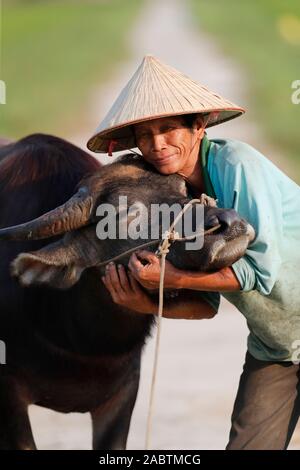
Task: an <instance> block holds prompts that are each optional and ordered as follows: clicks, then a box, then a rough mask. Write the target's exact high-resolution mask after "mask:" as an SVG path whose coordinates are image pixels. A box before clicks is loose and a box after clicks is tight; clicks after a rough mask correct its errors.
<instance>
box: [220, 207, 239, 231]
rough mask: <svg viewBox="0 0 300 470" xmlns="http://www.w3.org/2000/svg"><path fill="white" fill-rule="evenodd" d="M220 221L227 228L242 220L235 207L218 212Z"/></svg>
mask: <svg viewBox="0 0 300 470" xmlns="http://www.w3.org/2000/svg"><path fill="white" fill-rule="evenodd" d="M218 219H219V223H220V224H221V225H223V226H224V227H226V228H230V227H231V226H232V225H233V224H234V223H235V222H238V221H240V220H241V218H240V216H239V215H238V213H237V212H236V211H235V210H234V209H230V210H226V211H224V212H221V213H220V214H218Z"/></svg>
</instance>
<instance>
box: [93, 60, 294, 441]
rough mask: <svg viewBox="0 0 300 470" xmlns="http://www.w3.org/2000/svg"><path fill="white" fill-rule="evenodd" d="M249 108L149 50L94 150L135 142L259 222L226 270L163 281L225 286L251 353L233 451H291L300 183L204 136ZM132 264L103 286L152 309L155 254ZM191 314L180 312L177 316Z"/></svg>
mask: <svg viewBox="0 0 300 470" xmlns="http://www.w3.org/2000/svg"><path fill="white" fill-rule="evenodd" d="M243 111H244V110H243V109H242V108H240V107H238V106H236V105H234V104H233V103H230V102H229V101H228V100H224V98H222V97H221V96H220V95H218V94H216V93H213V92H211V91H209V90H208V89H207V88H205V87H202V86H201V85H199V84H196V83H195V82H194V81H192V80H191V79H189V78H188V77H186V76H184V75H182V74H181V73H179V72H178V71H176V70H174V69H172V68H170V67H168V66H166V65H164V64H162V63H161V62H159V61H158V60H157V59H155V58H153V57H148V56H147V57H145V59H144V61H143V63H142V64H141V66H140V67H139V69H138V70H137V72H136V73H135V74H134V76H133V77H132V79H131V80H130V82H129V83H128V85H127V86H126V87H125V88H124V90H123V91H122V92H121V94H120V96H119V97H118V99H117V100H116V102H115V104H114V105H113V107H112V109H111V111H110V112H109V113H108V115H107V116H106V118H105V119H104V120H103V122H102V123H101V124H100V127H99V128H98V131H97V133H96V135H95V136H94V137H92V138H91V139H90V140H89V143H88V146H89V148H90V149H91V150H94V151H104V152H105V151H108V152H109V153H111V152H112V150H120V149H122V148H125V149H128V148H132V147H135V146H137V147H138V148H139V150H140V151H141V153H142V155H143V157H144V158H145V160H147V161H148V162H149V163H150V164H152V165H153V166H154V167H155V168H156V169H157V170H158V171H159V172H160V173H162V174H166V175H168V174H172V173H178V174H180V175H182V176H183V177H184V178H185V179H186V181H187V183H188V184H189V186H190V188H191V191H193V192H194V195H196V196H197V195H199V194H201V193H202V192H205V193H207V194H208V195H210V196H213V197H216V198H217V199H218V205H219V207H225V208H234V209H235V210H236V211H237V212H238V213H239V214H240V215H241V216H242V217H244V218H245V219H247V220H248V221H249V222H250V223H251V225H252V226H253V227H254V229H255V232H256V236H255V239H254V241H253V242H252V243H251V245H250V246H249V247H248V249H247V251H246V254H245V256H243V258H241V259H240V260H238V261H237V262H236V263H234V264H233V265H232V266H231V267H230V268H226V269H222V270H220V271H218V272H214V273H209V274H207V273H201V272H199V273H195V272H188V271H180V270H178V269H176V268H175V267H174V266H172V265H171V263H169V262H167V263H166V273H165V285H166V286H167V287H171V288H175V289H181V288H185V289H191V290H201V291H207V292H211V293H214V292H216V293H217V292H221V293H222V295H224V297H226V298H227V299H228V300H229V301H230V302H232V303H233V304H234V305H235V306H236V307H237V308H238V309H239V310H240V311H241V313H242V314H243V315H244V316H245V318H246V320H247V323H248V326H249V330H250V335H249V338H248V351H247V354H246V360H245V365H244V371H243V374H242V376H241V379H240V384H239V389H238V393H237V397H236V401H235V405H234V410H233V414H232V427H231V432H230V439H229V443H228V445H227V449H285V448H287V446H288V443H289V441H290V439H291V436H292V433H293V431H294V428H295V426H296V423H297V420H298V417H299V413H300V397H299V396H298V393H297V391H298V389H299V387H300V384H299V375H300V371H299V359H300V289H299V286H298V282H299V281H298V278H299V273H300V255H299V234H300V188H299V186H298V185H297V184H296V183H294V182H293V181H292V180H290V179H289V178H288V177H287V176H286V175H285V174H284V173H282V172H281V171H280V170H279V169H278V168H276V167H275V165H273V164H272V163H271V162H270V161H269V160H268V159H267V158H265V157H264V156H263V155H261V154H260V153H259V152H258V151H256V150H255V149H254V148H252V147H251V146H249V145H247V144H245V143H242V142H239V141H234V140H229V139H228V140H220V139H218V140H217V139H213V140H209V139H208V138H207V136H206V134H205V128H206V127H209V126H212V125H216V124H219V123H221V122H224V121H226V120H228V119H232V118H234V117H237V116H239V115H240V114H242V113H243ZM142 260H144V261H145V260H146V261H147V262H148V264H146V265H144V263H142ZM129 269H130V271H129V273H128V274H126V272H125V270H124V268H122V267H121V268H116V267H115V266H114V265H113V264H112V265H110V266H109V267H108V269H107V273H106V275H105V276H104V278H103V282H104V284H105V286H106V287H107V289H108V290H109V292H110V293H111V295H112V298H113V300H114V301H115V302H117V303H119V304H122V305H125V306H128V307H130V308H135V310H136V311H137V313H142V314H145V313H156V306H155V305H153V304H152V303H151V301H150V300H149V297H148V296H147V293H146V292H145V290H144V289H142V288H141V286H140V285H142V286H144V287H146V288H153V287H158V281H159V273H160V268H159V261H158V259H157V258H156V256H155V255H154V254H153V253H150V252H147V251H140V252H138V253H135V254H133V255H132V256H131V259H130V262H129ZM213 295H218V294H213ZM208 303H209V302H206V304H205V302H204V303H203V304H202V305H201V309H202V308H203V311H204V312H205V313H204V314H203V317H204V318H209V317H210V316H212V315H209V314H208V312H207V311H206V307H205V305H208ZM190 314H191V312H190V308H188V307H187V308H186V309H182V310H181V318H182V317H183V318H190V317H191V315H190ZM168 316H169V317H173V318H179V317H180V314H179V313H178V312H175V313H174V315H172V312H168ZM197 318H201V315H198V317H197Z"/></svg>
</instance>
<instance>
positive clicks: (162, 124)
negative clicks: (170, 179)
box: [134, 116, 202, 175]
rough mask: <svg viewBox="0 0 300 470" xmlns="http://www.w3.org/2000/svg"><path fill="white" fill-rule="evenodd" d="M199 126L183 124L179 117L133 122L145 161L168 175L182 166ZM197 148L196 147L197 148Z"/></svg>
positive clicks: (197, 135)
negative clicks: (191, 126)
mask: <svg viewBox="0 0 300 470" xmlns="http://www.w3.org/2000/svg"><path fill="white" fill-rule="evenodd" d="M201 130H202V129H201V127H200V126H198V125H197V122H196V124H195V126H194V128H193V129H189V128H187V127H186V125H185V123H184V120H183V118H182V117H180V116H175V117H165V118H160V119H153V120H151V121H146V122H143V123H141V124H135V126H134V132H135V137H136V144H137V146H138V148H139V149H140V151H141V152H142V154H143V157H144V158H145V160H146V161H147V162H149V163H151V164H152V165H153V166H154V167H155V168H156V169H157V170H158V171H159V172H160V173H162V174H165V175H169V174H172V173H178V172H180V170H181V169H182V168H184V167H185V166H186V165H187V163H188V159H189V157H190V155H191V152H192V151H193V150H194V149H195V147H196V144H197V143H198V141H199V135H200V131H201ZM196 150H197V149H196Z"/></svg>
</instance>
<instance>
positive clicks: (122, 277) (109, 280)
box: [102, 263, 219, 320]
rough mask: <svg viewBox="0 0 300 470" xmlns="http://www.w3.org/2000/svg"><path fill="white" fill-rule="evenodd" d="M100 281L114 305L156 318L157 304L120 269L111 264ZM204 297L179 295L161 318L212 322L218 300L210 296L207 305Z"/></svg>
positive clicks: (166, 308) (200, 295) (192, 294)
mask: <svg viewBox="0 0 300 470" xmlns="http://www.w3.org/2000/svg"><path fill="white" fill-rule="evenodd" d="M102 281H103V283H104V285H105V287H106V288H107V289H108V291H109V292H110V295H111V297H112V300H113V301H114V302H115V303H116V304H118V305H121V306H122V307H125V308H127V309H129V310H132V311H135V312H136V313H137V314H146V315H147V314H151V315H157V313H158V302H156V301H155V300H154V299H153V298H152V297H151V296H150V295H149V294H148V293H147V292H145V290H144V289H142V287H141V286H140V284H139V283H138V282H137V281H136V280H135V279H134V277H133V276H132V275H131V274H130V273H128V274H127V273H126V271H125V269H124V267H123V266H118V268H117V267H116V266H115V264H114V263H110V264H109V265H108V266H107V269H106V273H105V276H103V277H102ZM205 295H206V294H205V293H203V294H200V293H199V292H190V293H188V295H185V294H184V293H183V292H182V291H180V292H179V293H178V296H177V297H175V298H174V299H169V300H168V302H167V303H165V305H164V311H163V316H164V317H165V318H176V319H186V320H188V319H190V320H201V319H204V318H212V317H214V315H215V314H216V313H217V311H218V305H219V298H216V297H214V298H213V299H212V296H211V294H210V298H209V299H208V300H209V301H208V302H207V301H206V300H205V298H204V297H205ZM216 295H217V294H216Z"/></svg>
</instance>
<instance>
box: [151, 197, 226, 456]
mask: <svg viewBox="0 0 300 470" xmlns="http://www.w3.org/2000/svg"><path fill="white" fill-rule="evenodd" d="M201 196H206V194H202V195H201ZM206 197H208V196H206ZM208 198H209V197H208ZM203 199H204V198H202V197H201V199H192V200H191V201H189V202H188V204H186V206H185V207H184V208H183V209H182V210H181V211H180V213H179V214H178V215H177V217H176V218H175V220H174V222H173V223H172V224H171V226H170V228H169V230H167V231H166V232H165V233H164V240H163V241H162V242H161V244H160V245H159V247H158V249H157V251H156V253H155V254H156V255H157V256H158V257H159V258H160V276H159V303H158V312H157V316H158V322H157V334H156V342H155V352H154V362H153V370H152V380H151V388H150V399H149V408H148V418H147V426H146V438H145V450H149V448H150V439H151V434H152V423H153V412H154V393H155V385H156V377H157V365H158V356H159V350H160V337H161V326H162V321H161V320H162V316H163V306H164V277H165V266H166V256H167V254H168V253H169V248H170V246H171V243H172V242H173V241H177V240H180V237H179V234H178V232H175V225H176V223H177V222H178V220H179V219H181V218H182V216H183V214H184V213H185V212H186V211H187V210H188V209H189V207H190V206H191V205H192V204H196V203H202V204H203ZM210 200H213V199H212V198H209V199H206V204H207V205H209V202H210ZM220 227H221V225H220V224H218V225H216V226H214V227H212V228H211V229H208V230H206V231H203V232H202V233H204V234H208V233H212V232H214V231H216V230H217V229H218V228H220ZM192 237H194V236H192ZM192 237H185V238H184V239H188V238H189V239H190V238H192Z"/></svg>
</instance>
